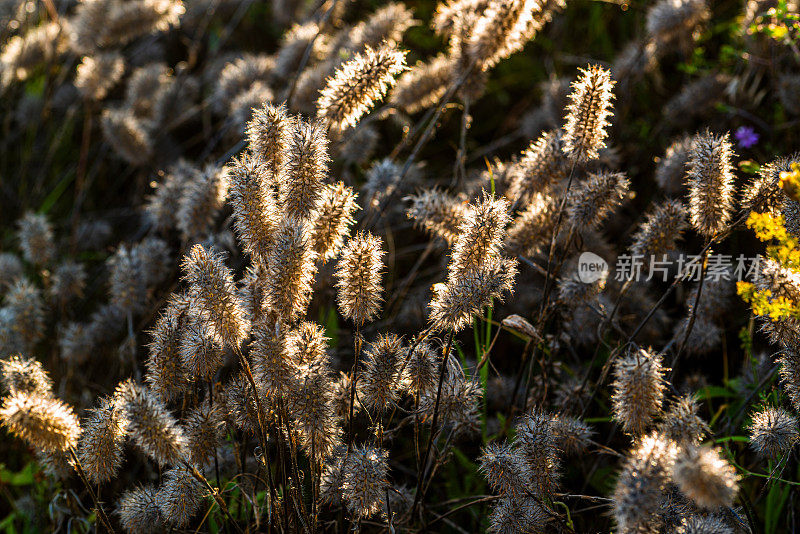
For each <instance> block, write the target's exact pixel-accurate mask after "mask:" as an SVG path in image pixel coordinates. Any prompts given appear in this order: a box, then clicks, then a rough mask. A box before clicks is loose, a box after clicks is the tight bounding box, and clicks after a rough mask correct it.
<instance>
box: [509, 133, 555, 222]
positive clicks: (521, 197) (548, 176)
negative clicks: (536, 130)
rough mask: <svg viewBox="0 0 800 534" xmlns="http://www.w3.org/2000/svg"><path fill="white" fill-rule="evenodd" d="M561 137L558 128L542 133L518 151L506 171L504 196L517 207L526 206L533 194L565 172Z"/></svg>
mask: <svg viewBox="0 0 800 534" xmlns="http://www.w3.org/2000/svg"><path fill="white" fill-rule="evenodd" d="M563 145H564V143H563V139H562V135H561V133H560V132H559V131H558V130H553V131H549V132H545V133H543V134H542V135H541V136H540V137H539V138H538V139H537V140H536V141H533V142H532V143H531V144H530V146H528V148H527V149H525V151H524V152H523V153H522V156H521V157H520V159H519V161H518V162H516V163H514V164H513V165H512V166H511V169H510V170H509V171H508V175H507V177H508V180H509V187H508V192H507V193H506V194H507V196H508V197H509V198H510V199H511V200H512V201H513V202H516V203H518V204H519V205H520V206H523V207H524V206H527V205H528V204H529V203H530V201H531V199H532V198H533V197H534V196H535V195H536V194H537V193H544V192H546V191H548V190H549V189H550V188H551V186H553V185H555V184H557V183H559V182H561V181H562V180H564V179H565V178H566V177H567V174H568V173H569V166H568V164H567V159H566V158H565V157H564V151H563Z"/></svg>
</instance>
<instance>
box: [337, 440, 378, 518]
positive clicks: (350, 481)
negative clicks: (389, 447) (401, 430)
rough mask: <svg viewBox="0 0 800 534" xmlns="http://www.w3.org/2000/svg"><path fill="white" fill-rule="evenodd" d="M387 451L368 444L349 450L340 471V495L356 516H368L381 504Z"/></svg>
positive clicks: (376, 510)
mask: <svg viewBox="0 0 800 534" xmlns="http://www.w3.org/2000/svg"><path fill="white" fill-rule="evenodd" d="M388 461H389V453H388V451H385V450H383V449H377V448H375V447H370V446H369V445H363V446H356V447H353V449H352V450H351V451H350V454H349V457H348V458H347V459H346V461H345V464H344V468H343V471H342V486H341V487H342V497H343V499H344V502H345V503H346V504H347V509H348V510H349V511H350V513H352V514H353V515H354V516H356V517H369V516H371V515H372V514H374V513H376V512H378V511H379V510H380V509H382V508H383V506H384V502H385V499H386V491H385V488H386V486H387V484H388V482H387V481H386V476H387V472H388V470H389V465H388V463H389V462H388Z"/></svg>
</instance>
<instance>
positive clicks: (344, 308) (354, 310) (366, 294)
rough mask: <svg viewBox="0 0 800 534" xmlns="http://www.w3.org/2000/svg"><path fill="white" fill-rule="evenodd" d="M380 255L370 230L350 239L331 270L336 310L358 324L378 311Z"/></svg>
mask: <svg viewBox="0 0 800 534" xmlns="http://www.w3.org/2000/svg"><path fill="white" fill-rule="evenodd" d="M383 255H384V251H383V250H382V249H381V241H380V239H379V238H377V237H375V236H374V235H372V234H370V233H369V232H367V233H359V234H357V235H356V236H355V237H353V238H352V239H350V241H348V242H347V244H346V245H345V246H344V249H342V252H341V254H340V255H339V263H338V265H337V266H336V272H335V273H334V276H335V277H336V289H337V302H338V303H339V310H340V311H341V313H342V315H344V316H345V317H346V318H347V319H350V320H351V321H353V322H354V323H356V324H358V325H361V324H364V323H366V322H369V321H371V320H373V319H374V318H375V317H376V316H377V315H378V313H379V312H380V306H381V293H382V291H383V287H382V286H381V272H382V270H383Z"/></svg>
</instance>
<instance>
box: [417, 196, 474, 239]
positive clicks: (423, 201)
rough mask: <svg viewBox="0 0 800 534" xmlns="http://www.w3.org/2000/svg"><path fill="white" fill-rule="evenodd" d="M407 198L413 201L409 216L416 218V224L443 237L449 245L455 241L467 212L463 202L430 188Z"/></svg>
mask: <svg viewBox="0 0 800 534" xmlns="http://www.w3.org/2000/svg"><path fill="white" fill-rule="evenodd" d="M407 200H411V202H412V204H411V207H410V208H409V209H408V212H407V214H408V218H409V219H414V223H415V225H416V226H418V227H420V228H423V229H424V230H426V231H427V232H428V233H430V234H432V235H434V236H437V237H441V238H442V239H444V240H445V241H446V242H447V244H448V245H452V244H453V243H454V242H455V240H456V238H457V237H458V229H459V228H460V226H461V223H462V222H463V220H464V217H465V216H466V212H467V209H466V206H464V203H463V202H461V201H460V200H459V199H457V198H455V197H452V196H450V195H448V194H446V193H444V192H442V191H439V190H437V189H429V190H427V191H424V192H422V193H420V194H419V195H416V196H411V197H408V199H407Z"/></svg>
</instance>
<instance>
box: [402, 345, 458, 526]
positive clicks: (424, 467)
mask: <svg viewBox="0 0 800 534" xmlns="http://www.w3.org/2000/svg"><path fill="white" fill-rule="evenodd" d="M452 345H453V331H452V330H451V331H450V332H449V333H448V335H447V343H446V344H445V349H444V352H443V353H442V363H441V364H440V365H439V385H438V387H437V389H436V402H435V403H434V406H433V421H432V422H431V433H430V436H428V445H427V447H425V455H424V456H423V458H422V463H421V464H420V470H419V477H418V478H417V491H416V494H415V495H414V505H413V506H412V507H411V517H414V512H415V511H416V509H417V506H418V505H419V503H420V500H421V497H422V484H423V481H424V480H425V473H426V471H427V467H428V458H429V457H430V454H431V447H432V446H433V438H434V436H435V435H436V432H437V428H436V426H437V424H438V422H439V401H440V400H441V397H442V385H443V384H444V375H445V371H446V370H447V360H448V358H449V356H450V347H451V346H452Z"/></svg>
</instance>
